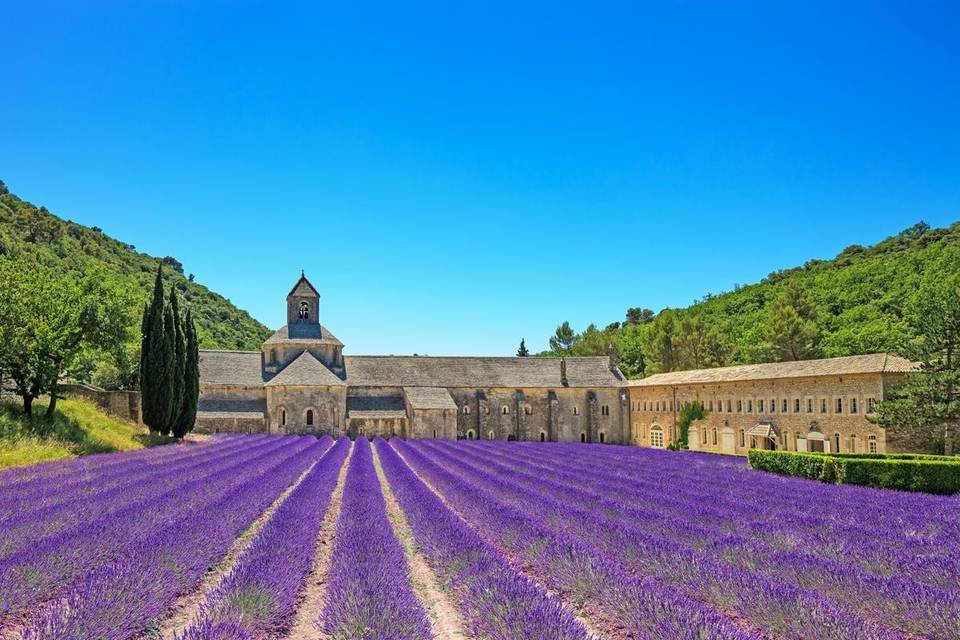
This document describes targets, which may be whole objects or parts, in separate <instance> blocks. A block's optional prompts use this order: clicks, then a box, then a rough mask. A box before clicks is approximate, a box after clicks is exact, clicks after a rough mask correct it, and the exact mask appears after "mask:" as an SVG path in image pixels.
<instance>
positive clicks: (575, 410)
mask: <svg viewBox="0 0 960 640" xmlns="http://www.w3.org/2000/svg"><path fill="white" fill-rule="evenodd" d="M573 415H575V416H578V415H580V407H574V408H573Z"/></svg>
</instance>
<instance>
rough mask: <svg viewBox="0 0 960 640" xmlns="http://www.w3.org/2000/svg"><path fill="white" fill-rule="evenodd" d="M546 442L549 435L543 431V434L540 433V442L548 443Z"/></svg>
mask: <svg viewBox="0 0 960 640" xmlns="http://www.w3.org/2000/svg"><path fill="white" fill-rule="evenodd" d="M546 441H547V434H545V433H544V432H543V431H541V432H540V442H546Z"/></svg>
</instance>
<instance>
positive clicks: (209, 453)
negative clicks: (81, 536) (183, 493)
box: [0, 439, 282, 560]
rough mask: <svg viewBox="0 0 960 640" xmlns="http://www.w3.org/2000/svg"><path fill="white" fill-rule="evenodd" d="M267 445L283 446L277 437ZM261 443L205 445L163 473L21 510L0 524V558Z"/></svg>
mask: <svg viewBox="0 0 960 640" xmlns="http://www.w3.org/2000/svg"><path fill="white" fill-rule="evenodd" d="M270 446H273V447H279V446H282V442H279V441H277V440H276V439H275V440H274V442H273V443H272V444H270ZM262 447H263V443H262V442H260V443H251V444H248V445H246V446H244V447H240V448H238V447H236V446H227V447H224V448H222V449H221V448H219V447H217V448H208V449H205V450H204V454H203V455H201V456H198V457H193V456H191V457H189V458H188V459H186V460H182V461H181V460H176V461H171V463H170V464H169V467H168V470H167V471H166V472H162V473H161V472H158V473H157V474H156V475H151V476H148V477H147V478H139V479H134V480H133V481H131V482H129V483H125V484H123V485H121V486H119V487H116V488H114V489H111V490H109V491H106V492H103V493H97V494H94V495H92V496H77V498H75V499H73V500H69V501H66V502H63V503H58V504H53V505H50V506H47V507H45V508H42V509H37V510H32V509H24V510H22V511H20V512H18V513H17V514H15V515H14V516H11V517H10V518H9V519H8V520H6V521H5V522H3V523H0V560H2V559H4V558H6V557H8V556H10V555H12V554H13V553H15V552H16V551H18V550H20V549H22V548H24V546H26V545H36V544H38V543H41V542H43V540H45V539H46V538H49V537H51V536H55V535H60V534H62V533H63V532H65V531H67V530H69V529H71V528H76V527H82V526H85V525H88V524H89V523H90V522H91V521H95V520H98V519H101V518H107V517H109V516H110V514H111V513H113V512H115V511H119V510H121V509H124V508H126V507H128V506H130V505H131V504H134V503H136V502H140V501H143V500H148V499H151V498H152V497H154V496H157V495H160V494H163V493H166V492H168V491H172V490H174V489H176V488H177V487H178V486H179V485H180V484H182V478H184V477H188V478H191V479H199V478H201V477H204V476H209V475H213V474H215V473H217V472H218V471H219V469H220V467H222V466H231V465H233V464H235V457H236V456H237V455H240V454H242V453H243V451H245V450H253V449H256V450H258V451H259V452H261V453H263V452H265V449H263V448H262Z"/></svg>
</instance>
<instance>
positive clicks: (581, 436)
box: [580, 431, 587, 442]
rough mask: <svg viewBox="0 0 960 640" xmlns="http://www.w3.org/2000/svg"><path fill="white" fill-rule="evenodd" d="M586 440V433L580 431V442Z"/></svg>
mask: <svg viewBox="0 0 960 640" xmlns="http://www.w3.org/2000/svg"><path fill="white" fill-rule="evenodd" d="M586 441H587V434H585V433H583V432H582V431H581V432H580V442H586Z"/></svg>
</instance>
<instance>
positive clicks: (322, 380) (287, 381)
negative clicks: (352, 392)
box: [264, 351, 347, 387]
mask: <svg viewBox="0 0 960 640" xmlns="http://www.w3.org/2000/svg"><path fill="white" fill-rule="evenodd" d="M346 384H347V383H346V382H344V381H343V380H341V379H340V378H338V377H337V376H336V375H334V373H333V372H332V371H330V369H327V368H326V367H325V366H324V365H323V363H322V362H320V361H319V360H317V359H316V358H314V357H313V356H312V355H310V352H309V351H304V352H303V353H301V354H300V355H299V356H297V358H296V359H295V360H294V361H293V362H291V363H290V364H288V365H287V366H286V367H284V368H283V370H282V371H281V372H280V373H278V374H277V375H275V376H274V377H273V379H272V380H270V382H268V383H267V384H266V385H264V386H267V387H295V386H310V385H319V386H325V387H342V386H346Z"/></svg>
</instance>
